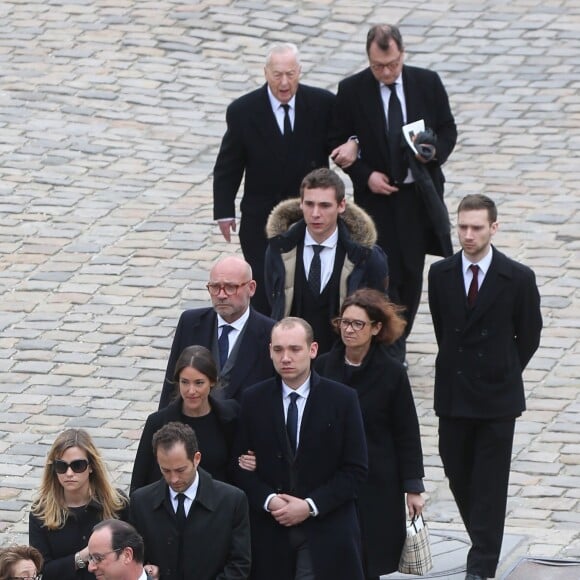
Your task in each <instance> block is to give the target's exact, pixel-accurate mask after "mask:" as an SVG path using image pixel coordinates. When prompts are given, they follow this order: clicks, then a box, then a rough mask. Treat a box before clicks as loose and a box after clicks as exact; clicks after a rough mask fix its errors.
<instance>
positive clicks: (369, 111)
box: [331, 65, 457, 261]
mask: <svg viewBox="0 0 580 580" xmlns="http://www.w3.org/2000/svg"><path fill="white" fill-rule="evenodd" d="M403 87H404V91H405V102H406V110H407V123H412V122H414V121H418V120H420V119H424V121H425V127H428V128H431V129H432V130H433V131H434V132H435V133H436V134H437V159H436V160H435V161H432V162H430V163H428V164H427V169H428V171H429V174H430V175H431V178H432V180H433V183H434V185H435V187H436V190H437V193H438V194H439V195H440V197H441V198H443V184H444V181H445V180H444V176H443V172H442V171H441V165H442V164H443V163H445V161H446V160H447V157H448V156H449V154H450V153H451V151H452V150H453V148H454V147H455V142H456V140H457V128H456V126H455V120H454V118H453V115H452V113H451V108H450V106H449V99H448V97H447V93H446V91H445V88H444V86H443V83H442V82H441V79H440V78H439V76H438V75H437V73H435V72H433V71H430V70H427V69H422V68H417V67H412V66H407V65H405V66H404V67H403ZM351 135H356V136H357V137H358V139H359V143H360V157H359V159H358V160H357V161H355V163H354V164H353V165H352V166H351V167H350V168H348V169H346V173H348V175H349V176H350V178H351V180H352V183H353V187H354V200H355V202H356V203H357V204H358V205H360V206H361V207H362V208H364V209H365V210H367V212H368V213H370V215H371V216H372V217H373V219H374V220H375V222H376V223H377V227H378V230H379V244H380V245H381V246H382V247H383V248H386V251H387V253H388V255H389V261H390V260H391V255H392V253H393V252H394V251H401V252H403V253H404V254H407V255H412V254H413V251H414V249H415V246H416V244H417V240H423V239H424V238H425V236H426V235H427V239H426V248H419V249H418V253H419V254H421V253H423V254H424V251H425V249H426V250H427V252H428V253H433V254H436V255H443V248H441V244H440V242H439V241H438V240H437V238H436V236H435V235H434V234H433V232H432V226H431V224H430V223H429V221H428V220H427V219H426V218H425V216H424V215H423V214H424V213H425V210H424V208H423V207H422V202H421V200H420V198H419V197H418V196H415V195H407V196H398V195H397V194H396V193H395V194H393V195H390V196H384V195H376V194H374V193H372V192H371V190H370V189H369V188H368V185H367V182H368V178H369V176H370V174H371V173H372V172H373V171H380V172H382V173H386V174H388V171H387V167H389V150H388V144H387V137H386V135H387V128H386V119H385V113H384V108H383V102H382V99H381V94H380V87H379V83H378V82H377V80H376V79H375V78H374V76H373V74H372V72H371V70H370V68H366V69H365V70H363V71H361V72H359V73H357V74H355V75H353V76H351V77H348V78H346V79H344V80H343V81H342V82H341V83H340V84H339V86H338V93H337V96H336V107H335V114H334V120H333V125H332V131H331V145H332V146H337V145H340V144H341V143H344V141H345V140H346V139H348V138H349V136H351ZM396 222H399V223H400V224H404V227H403V228H400V230H401V231H400V233H399V236H400V239H398V240H394V239H389V238H388V237H386V236H387V235H388V233H389V231H393V232H396V231H397V230H396V228H395V226H394V225H393V224H394V223H396ZM422 230H426V233H425V232H423V231H422ZM449 244H451V241H450V240H449ZM393 257H394V256H393ZM393 261H394V260H393Z"/></svg>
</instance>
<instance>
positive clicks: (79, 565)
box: [75, 552, 87, 570]
mask: <svg viewBox="0 0 580 580" xmlns="http://www.w3.org/2000/svg"><path fill="white" fill-rule="evenodd" d="M75 566H76V568H77V570H82V569H83V568H86V567H87V563H86V562H85V561H84V560H83V559H82V558H81V553H80V552H77V553H76V554H75Z"/></svg>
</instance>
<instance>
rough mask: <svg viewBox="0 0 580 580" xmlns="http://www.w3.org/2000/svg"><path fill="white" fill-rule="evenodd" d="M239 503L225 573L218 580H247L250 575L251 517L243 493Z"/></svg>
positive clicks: (239, 497) (240, 493) (233, 523)
mask: <svg viewBox="0 0 580 580" xmlns="http://www.w3.org/2000/svg"><path fill="white" fill-rule="evenodd" d="M237 496H238V501H237V503H236V507H235V512H234V516H233V521H232V541H231V545H230V551H229V554H228V558H227V561H226V563H225V566H224V569H223V571H222V572H221V573H220V574H218V575H217V576H216V580H245V579H246V578H248V576H249V574H250V564H251V551H250V516H249V510H248V500H247V499H246V496H245V495H244V493H243V492H239V491H238V493H237Z"/></svg>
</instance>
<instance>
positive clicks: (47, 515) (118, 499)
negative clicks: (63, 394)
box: [29, 429, 128, 580]
mask: <svg viewBox="0 0 580 580" xmlns="http://www.w3.org/2000/svg"><path fill="white" fill-rule="evenodd" d="M127 504H128V500H127V498H126V496H124V495H123V494H122V493H121V492H119V491H118V490H116V489H115V488H114V487H113V486H112V484H111V482H110V479H109V475H108V473H107V469H106V467H105V463H104V461H103V459H102V457H101V454H100V452H99V451H98V449H97V448H96V447H95V444H94V443H93V440H92V439H91V436H90V435H89V434H88V433H87V432H86V431H84V430H83V429H67V430H66V431H64V432H62V433H61V434H60V435H59V436H58V437H57V438H56V440H55V441H54V443H53V445H52V447H51V449H50V451H49V453H48V456H47V460H46V465H45V467H44V473H43V476H42V481H41V484H40V489H39V493H38V497H37V498H36V500H35V501H34V503H33V504H32V507H31V510H30V518H29V542H30V545H32V546H34V547H35V548H37V549H38V550H39V551H40V553H41V554H42V556H43V557H44V561H45V566H44V571H43V579H44V580H84V579H92V578H94V576H93V574H92V573H90V572H89V571H88V568H87V563H88V561H89V550H88V547H87V543H88V539H89V537H90V535H91V532H92V529H93V527H94V526H95V525H96V524H97V523H99V522H100V521H102V520H106V519H110V518H120V519H126V511H127V507H128V505H127Z"/></svg>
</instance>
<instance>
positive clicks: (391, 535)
mask: <svg viewBox="0 0 580 580" xmlns="http://www.w3.org/2000/svg"><path fill="white" fill-rule="evenodd" d="M315 367H316V370H317V371H318V372H319V373H320V374H321V375H322V376H324V377H327V378H330V379H333V380H335V381H340V382H342V383H344V384H347V385H349V386H351V387H352V388H353V389H354V390H355V391H356V393H357V395H358V398H359V402H360V406H361V411H362V416H363V422H364V429H365V435H366V439H367V446H368V453H369V474H368V479H367V481H366V483H364V484H363V485H362V486H361V489H360V492H359V510H360V511H359V513H360V518H361V528H362V533H363V551H364V553H365V560H366V564H367V572H368V574H369V575H370V576H379V575H380V574H388V573H390V572H394V571H395V570H397V568H398V564H399V558H400V555H401V549H402V547H403V542H404V539H405V525H406V524H405V523H406V515H405V498H404V496H405V494H404V490H405V489H407V490H409V487H408V485H407V486H405V482H407V483H410V480H420V479H421V478H422V477H423V476H424V472H423V453H422V450H421V437H420V434H419V422H418V419H417V411H416V409H415V403H414V401H413V394H412V392H411V386H410V384H409V379H408V376H407V372H406V371H405V368H404V367H403V365H402V364H401V363H400V362H398V361H396V360H395V359H393V358H392V357H391V356H390V355H389V354H388V352H387V349H386V347H384V346H383V345H378V344H375V343H373V344H372V346H371V349H370V350H369V352H368V353H367V356H366V357H365V359H364V360H363V363H362V365H361V366H360V367H352V366H347V365H345V362H344V345H343V344H342V343H339V344H336V345H335V346H334V347H333V349H332V350H331V351H330V352H329V353H327V354H324V355H322V356H321V357H319V358H318V359H317V360H316V363H315ZM413 483H415V482H413ZM420 487H421V488H422V486H420ZM409 491H410V490H409ZM412 491H420V490H417V489H415V490H412Z"/></svg>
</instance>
